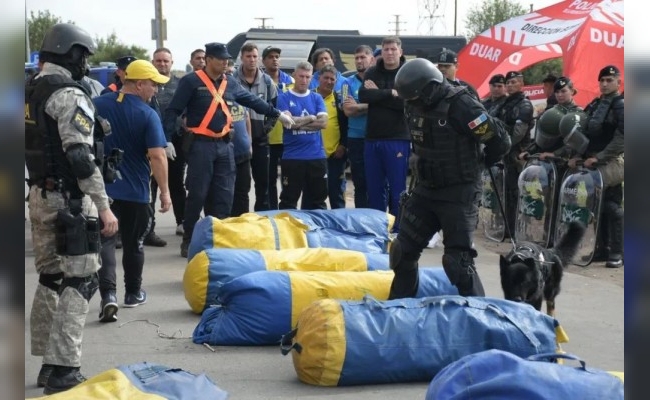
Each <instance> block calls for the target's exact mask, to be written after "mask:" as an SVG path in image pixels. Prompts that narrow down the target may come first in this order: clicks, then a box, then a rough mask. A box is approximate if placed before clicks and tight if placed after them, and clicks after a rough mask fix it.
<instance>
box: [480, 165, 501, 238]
mask: <svg viewBox="0 0 650 400" xmlns="http://www.w3.org/2000/svg"><path fill="white" fill-rule="evenodd" d="M490 169H491V170H492V175H493V176H494V182H495V183H496V187H495V185H494V184H493V183H492V178H490V173H489V171H488V170H487V169H485V170H483V174H482V175H481V180H482V183H483V192H482V195H481V206H480V207H479V218H480V221H481V222H482V223H483V233H484V235H485V237H486V238H488V239H490V240H494V241H495V242H502V241H503V239H504V238H505V236H506V235H505V233H506V226H505V222H504V219H503V214H502V213H501V208H500V207H499V201H498V200H497V195H498V196H499V198H500V199H501V201H504V200H505V198H504V194H505V182H506V180H505V168H504V166H503V164H501V163H498V164H496V165H494V166H492V167H491V168H490ZM504 206H505V204H504Z"/></svg>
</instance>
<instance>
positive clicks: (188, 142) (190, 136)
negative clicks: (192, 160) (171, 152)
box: [183, 131, 194, 157]
mask: <svg viewBox="0 0 650 400" xmlns="http://www.w3.org/2000/svg"><path fill="white" fill-rule="evenodd" d="M192 143H194V133H192V132H189V131H185V132H183V154H185V156H186V157H187V156H188V154H189V153H190V149H191V148H192Z"/></svg>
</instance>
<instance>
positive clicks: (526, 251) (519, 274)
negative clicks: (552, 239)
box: [499, 222, 586, 317]
mask: <svg viewBox="0 0 650 400" xmlns="http://www.w3.org/2000/svg"><path fill="white" fill-rule="evenodd" d="M585 230H586V228H585V226H584V225H583V224H582V223H580V222H571V223H570V224H569V228H568V230H567V231H566V233H565V234H564V235H563V236H562V237H561V238H560V240H559V241H558V242H557V245H556V246H555V247H553V248H550V249H546V248H544V247H542V246H540V245H538V244H535V243H530V242H521V243H517V244H516V245H515V248H514V249H512V250H511V251H510V252H509V253H508V254H507V255H506V256H503V255H501V256H500V257H499V267H500V270H501V288H502V289H503V295H504V297H505V298H506V299H507V300H512V301H517V302H525V303H528V304H530V305H532V306H533V307H535V308H536V309H537V310H541V309H542V301H543V300H546V313H547V314H548V315H550V316H551V317H553V316H554V314H555V297H556V296H557V295H558V294H559V293H560V283H561V282H562V275H563V272H564V268H565V266H566V265H568V264H569V262H571V259H572V258H573V256H574V255H575V253H576V251H577V250H578V246H579V245H580V241H581V240H582V237H583V236H584V234H585Z"/></svg>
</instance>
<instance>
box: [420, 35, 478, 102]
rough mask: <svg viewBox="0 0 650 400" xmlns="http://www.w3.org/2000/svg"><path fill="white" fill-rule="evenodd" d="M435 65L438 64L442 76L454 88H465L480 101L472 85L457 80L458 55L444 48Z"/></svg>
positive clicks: (435, 58)
mask: <svg viewBox="0 0 650 400" xmlns="http://www.w3.org/2000/svg"><path fill="white" fill-rule="evenodd" d="M431 61H433V63H435V64H437V67H438V69H439V70H440V72H442V75H443V76H444V77H445V78H446V79H447V80H448V81H449V83H451V84H452V85H454V86H463V87H465V88H467V91H468V92H469V93H470V94H471V95H472V96H474V97H475V98H476V100H479V99H480V98H479V96H478V92H477V91H476V89H474V87H473V86H472V85H470V84H469V83H467V82H465V81H461V80H460V79H456V72H457V71H458V54H456V53H455V52H454V51H451V50H449V49H445V48H444V47H443V49H442V51H441V52H440V54H438V55H437V56H435V57H434V59H433V60H431Z"/></svg>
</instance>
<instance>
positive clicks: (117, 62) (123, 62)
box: [115, 56, 138, 70]
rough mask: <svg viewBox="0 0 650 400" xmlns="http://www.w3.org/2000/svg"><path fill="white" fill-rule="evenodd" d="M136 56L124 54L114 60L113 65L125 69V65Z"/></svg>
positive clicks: (135, 58)
mask: <svg viewBox="0 0 650 400" xmlns="http://www.w3.org/2000/svg"><path fill="white" fill-rule="evenodd" d="M137 59H138V58H137V57H134V56H124V57H120V58H118V59H117V60H115V65H116V66H117V68H118V69H121V70H126V67H128V66H129V64H131V63H132V62H133V61H135V60H137Z"/></svg>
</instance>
